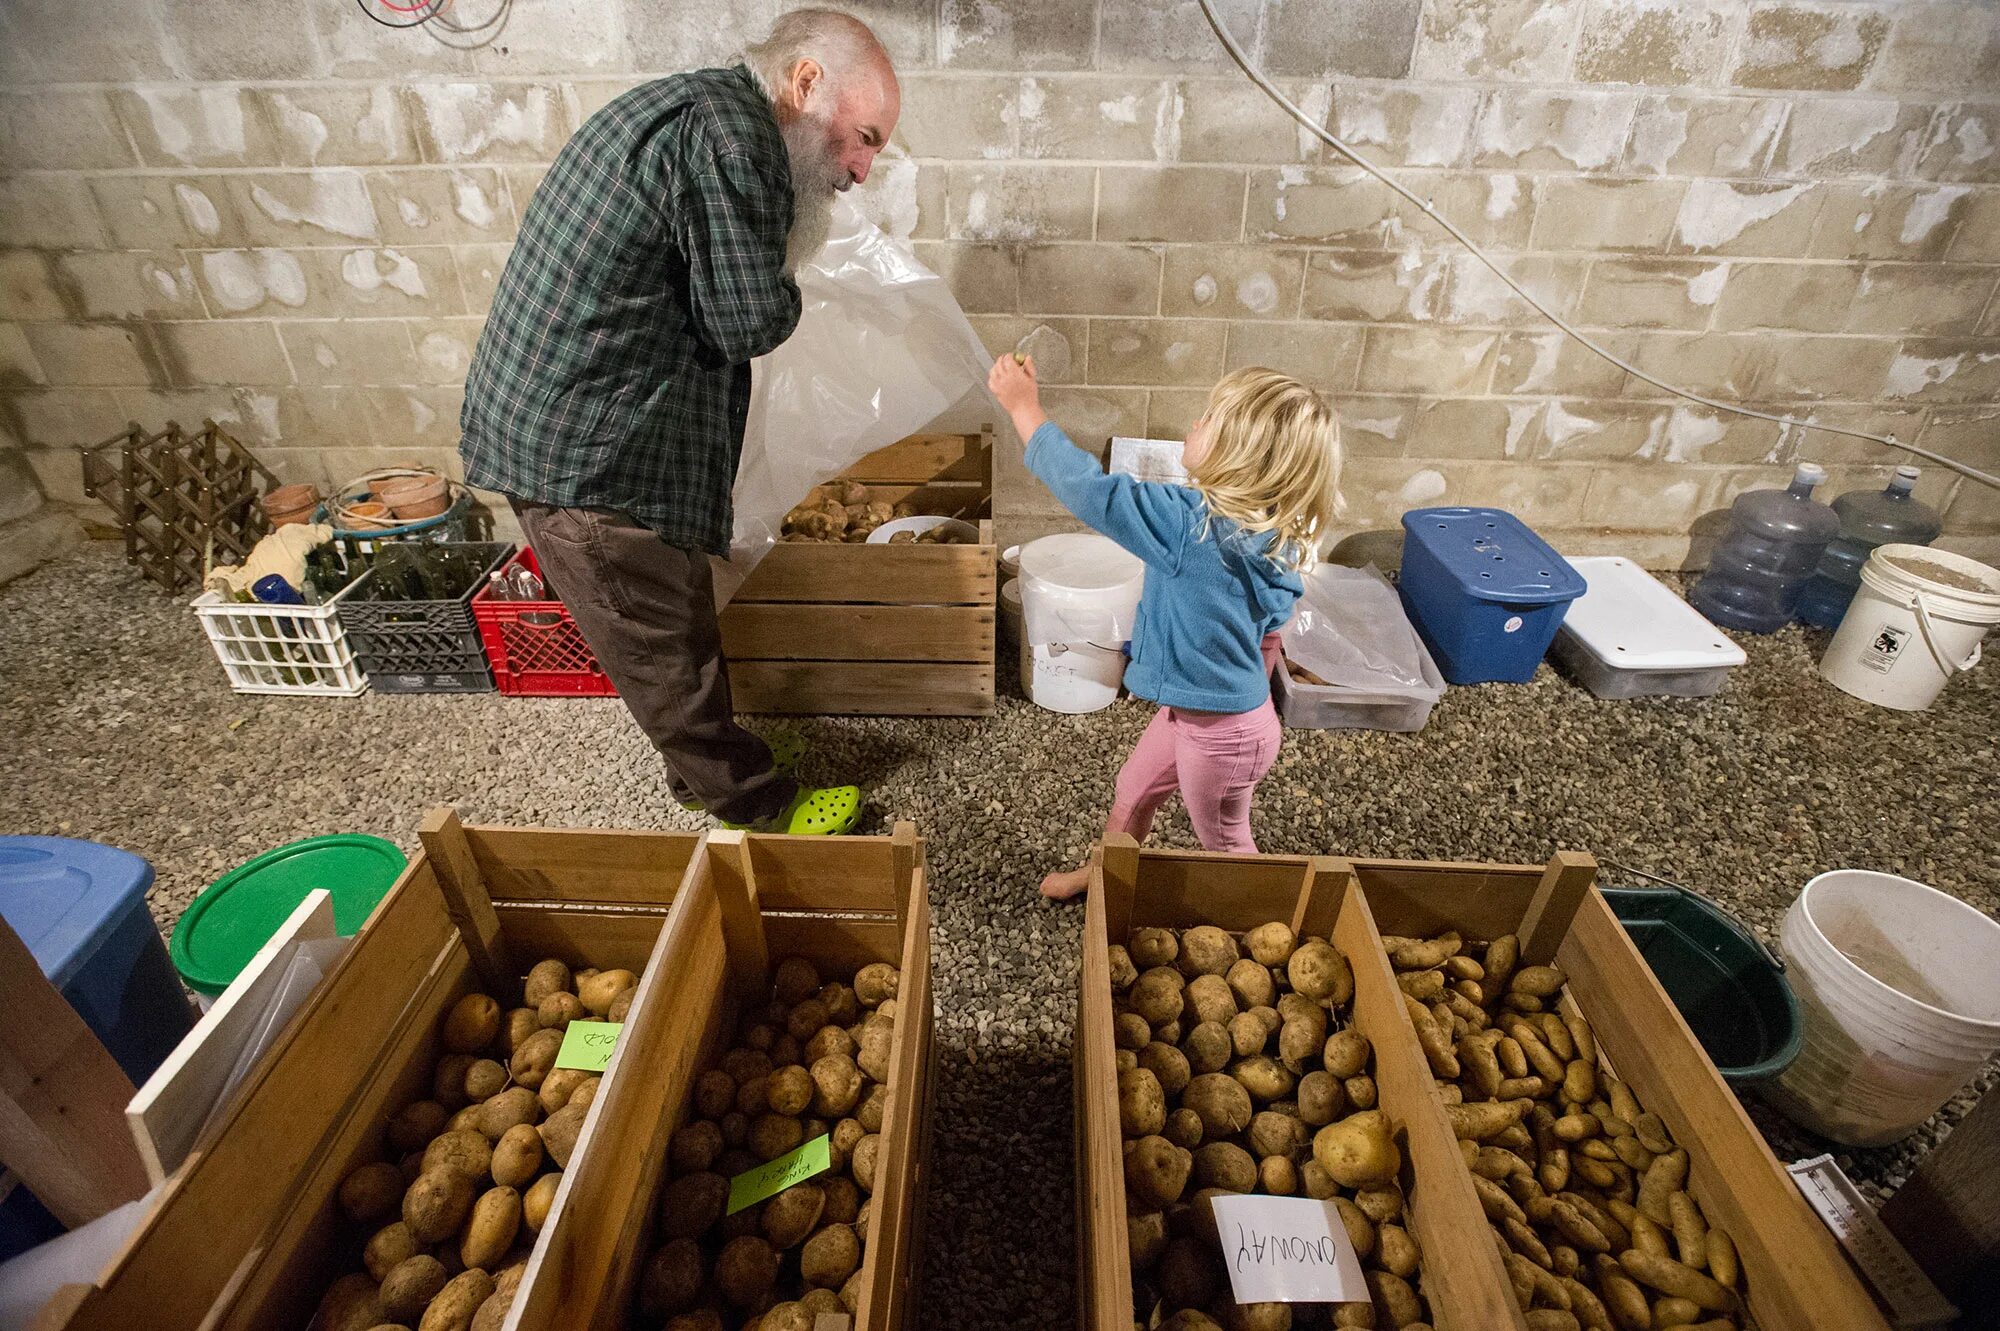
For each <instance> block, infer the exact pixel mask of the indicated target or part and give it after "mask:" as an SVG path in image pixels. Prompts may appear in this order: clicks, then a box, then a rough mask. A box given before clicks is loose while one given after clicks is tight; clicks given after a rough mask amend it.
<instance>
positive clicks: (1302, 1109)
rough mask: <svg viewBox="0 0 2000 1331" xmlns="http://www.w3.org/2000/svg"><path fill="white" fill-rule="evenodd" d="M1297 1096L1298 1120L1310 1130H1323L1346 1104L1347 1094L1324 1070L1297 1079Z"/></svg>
mask: <svg viewBox="0 0 2000 1331" xmlns="http://www.w3.org/2000/svg"><path fill="white" fill-rule="evenodd" d="M1298 1095H1299V1119H1300V1121H1302V1122H1303V1123H1304V1124H1305V1125H1306V1126H1307V1127H1311V1128H1323V1127H1325V1126H1326V1125H1327V1124H1329V1123H1331V1122H1333V1121H1334V1120H1335V1119H1336V1118H1339V1117H1340V1111H1341V1110H1342V1109H1343V1108H1345V1107H1346V1104H1347V1093H1346V1092H1345V1091H1344V1090H1342V1088H1341V1084H1340V1079H1339V1078H1338V1077H1336V1076H1334V1075H1333V1074H1332V1073H1331V1072H1327V1071H1325V1070H1324V1069H1318V1070H1315V1071H1312V1072H1308V1073H1307V1074H1306V1075H1305V1076H1303V1077H1301V1078H1299V1085H1298Z"/></svg>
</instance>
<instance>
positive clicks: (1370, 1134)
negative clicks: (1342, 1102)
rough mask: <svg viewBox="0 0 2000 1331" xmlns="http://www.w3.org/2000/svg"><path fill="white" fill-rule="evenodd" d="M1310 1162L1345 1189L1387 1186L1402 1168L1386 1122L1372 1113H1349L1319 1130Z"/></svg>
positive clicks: (1314, 1139)
mask: <svg viewBox="0 0 2000 1331" xmlns="http://www.w3.org/2000/svg"><path fill="white" fill-rule="evenodd" d="M1313 1160H1314V1161H1315V1162H1316V1163H1317V1164H1318V1165H1319V1167H1320V1168H1321V1169H1324V1170H1325V1171H1326V1172H1327V1173H1328V1175H1330V1176H1331V1177H1332V1178H1333V1180H1334V1182H1336V1183H1338V1184H1340V1185H1341V1186H1342V1187H1346V1188H1358V1187H1362V1186H1363V1185H1365V1184H1370V1183H1388V1182H1390V1181H1391V1180H1393V1179H1394V1178H1395V1177H1396V1173H1397V1171H1398V1170H1400V1169H1401V1168H1402V1167H1403V1153H1402V1151H1401V1150H1400V1149H1398V1148H1397V1146H1396V1143H1395V1140H1394V1139H1393V1138H1392V1137H1391V1136H1390V1135H1389V1121H1388V1120H1387V1119H1386V1118H1384V1117H1383V1116H1382V1115H1381V1113H1380V1112H1378V1111H1375V1110H1365V1111H1363V1112H1361V1113H1358V1114H1349V1115H1348V1116H1347V1117H1346V1118H1343V1119H1341V1120H1340V1121H1339V1122H1337V1123H1329V1124H1328V1125H1327V1126H1325V1127H1323V1128H1321V1129H1320V1130H1319V1131H1318V1132H1317V1133H1316V1134H1314V1136H1313Z"/></svg>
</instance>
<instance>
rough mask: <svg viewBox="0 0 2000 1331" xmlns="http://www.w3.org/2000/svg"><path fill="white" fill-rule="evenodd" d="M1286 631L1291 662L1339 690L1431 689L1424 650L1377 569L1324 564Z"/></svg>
mask: <svg viewBox="0 0 2000 1331" xmlns="http://www.w3.org/2000/svg"><path fill="white" fill-rule="evenodd" d="M1305 584H1306V588H1305V595H1303V596H1301V597H1300V598H1299V604H1298V609H1297V610H1296V611H1295V612H1294V613H1293V615H1292V620H1291V622H1290V623H1289V624H1287V625H1285V630H1284V645H1285V656H1286V657H1287V658H1288V659H1290V660H1292V661H1296V662H1297V663H1298V664H1299V665H1301V666H1304V667H1305V668H1306V669H1307V670H1310V671H1312V672H1313V673H1314V674H1315V675H1318V676H1319V677H1320V678H1321V679H1323V680H1325V681H1326V682H1327V683H1328V684H1330V685H1332V686H1334V687H1335V688H1347V689H1368V690H1371V691H1379V690H1382V689H1385V688H1386V689H1416V688H1426V689H1427V688H1428V687H1429V680H1428V679H1427V677H1426V671H1425V670H1424V657H1425V652H1424V646H1423V644H1422V643H1421V642H1419V641H1418V639H1417V631H1416V630H1415V629H1414V628H1412V627H1411V626H1410V617H1409V616H1408V615H1407V614H1405V613H1404V611H1403V600H1402V598H1401V597H1400V596H1398V595H1397V594H1396V589H1395V588H1394V587H1392V586H1390V585H1389V580H1388V579H1387V578H1385V577H1383V576H1382V574H1381V573H1380V572H1379V571H1378V570H1377V569H1376V568H1375V566H1374V565H1372V564H1371V565H1369V566H1368V567H1367V568H1347V567H1345V566H1343V565H1340V564H1321V565H1320V566H1319V567H1317V568H1315V569H1314V570H1313V571H1312V572H1311V573H1310V574H1308V575H1307V576H1306V579H1305Z"/></svg>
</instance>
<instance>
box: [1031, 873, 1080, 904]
mask: <svg viewBox="0 0 2000 1331" xmlns="http://www.w3.org/2000/svg"><path fill="white" fill-rule="evenodd" d="M1089 890H1090V870H1088V869H1071V870H1070V871H1069V872H1068V873H1052V874H1050V875H1049V876H1048V877H1047V878H1044V879H1043V880H1042V895H1043V896H1045V897H1047V898H1048V899H1049V900H1050V901H1068V900H1070V899H1071V898H1073V897H1080V896H1082V895H1083V894H1084V893H1085V892H1087V891H1089Z"/></svg>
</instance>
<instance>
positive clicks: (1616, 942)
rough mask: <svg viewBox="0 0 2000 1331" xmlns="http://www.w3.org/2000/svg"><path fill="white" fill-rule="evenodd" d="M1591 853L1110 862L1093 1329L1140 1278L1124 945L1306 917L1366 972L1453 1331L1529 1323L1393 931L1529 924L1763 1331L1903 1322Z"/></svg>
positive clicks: (1088, 1204) (1099, 977)
mask: <svg viewBox="0 0 2000 1331" xmlns="http://www.w3.org/2000/svg"><path fill="white" fill-rule="evenodd" d="M1595 873H1596V868H1595V863H1594V862H1593V861H1592V860H1590V858H1589V857H1588V856H1581V855H1571V854H1561V855H1558V856H1557V857H1556V858H1555V859H1554V860H1552V861H1551V862H1550V863H1549V864H1548V865H1546V866H1540V865H1505V864H1454V863H1437V864H1431V863H1421V862H1414V861H1396V860H1349V859H1338V858H1305V857H1298V856H1277V855H1269V856H1236V855H1216V854H1207V853H1204V852H1159V851H1141V850H1139V849H1138V848H1137V847H1136V846H1135V845H1134V844H1133V843H1132V842H1131V841H1130V840H1129V839H1128V838H1123V837H1119V838H1113V839H1111V840H1109V841H1107V842H1106V843H1105V844H1104V845H1103V846H1101V847H1100V848H1099V850H1098V852H1097V854H1096V856H1095V857H1094V858H1093V864H1092V884H1091V894H1090V900H1089V903H1088V906H1087V908H1086V912H1085V917H1084V937H1083V948H1084V953H1083V959H1082V981H1081V983H1082V992H1081V995H1080V1002H1081V1008H1080V1013H1079V1017H1078V1023H1077V1037H1076V1054H1075V1058H1076V1067H1077V1076H1076V1097H1077V1134H1078V1144H1077V1219H1078V1225H1077V1231H1078V1244H1079V1248H1080V1252H1079V1260H1078V1267H1077V1270H1078V1281H1077V1286H1078V1288H1077V1294H1078V1305H1079V1324H1080V1325H1081V1326H1083V1327H1085V1328H1087V1329H1089V1331H1109V1329H1111V1328H1116V1329H1117V1331H1125V1329H1126V1328H1128V1327H1130V1326H1131V1324H1132V1278H1131V1261H1130V1251H1129V1246H1128V1240H1127V1235H1126V1227H1125V1189H1124V1176H1123V1163H1122V1161H1123V1155H1122V1144H1121V1141H1120V1135H1119V1126H1118V1104H1117V1075H1116V1069H1115V1062H1114V1060H1115V1052H1114V1043H1113V1039H1112V1029H1111V988H1110V972H1109V968H1108V964H1107V960H1106V955H1105V953H1106V947H1107V945H1108V943H1109V942H1110V941H1111V940H1114V939H1116V940H1122V939H1124V938H1125V937H1127V936H1128V935H1129V933H1130V931H1131V929H1132V928H1133V927H1134V926H1141V925H1160V926H1168V927H1173V928H1187V927H1191V926H1193V925H1196V924H1214V925H1219V926H1221V927H1222V928H1225V929H1229V930H1232V931H1240V930H1243V929H1247V928H1250V927H1252V926H1254V925H1256V924H1260V923H1263V922H1264V921H1266V920H1272V919H1279V920H1288V921H1289V922H1290V923H1291V924H1292V927H1293V928H1294V929H1296V930H1297V931H1299V932H1300V933H1301V934H1308V933H1310V934H1321V935H1329V936H1331V938H1332V939H1333V942H1334V945H1335V946H1336V947H1337V948H1339V949H1340V950H1341V951H1342V952H1344V953H1345V954H1346V955H1347V957H1348V960H1349V961H1350V963H1351V964H1352V965H1353V967H1354V977H1355V999H1354V1025H1355V1027H1356V1028H1357V1029H1358V1030H1360V1031H1361V1032H1362V1033H1363V1034H1365V1035H1367V1036H1368V1037H1369V1040H1370V1042H1371V1043H1372V1044H1373V1045H1374V1047H1375V1059H1376V1070H1375V1077H1376V1083H1377V1086H1378V1090H1379V1093H1380V1108H1381V1109H1382V1110H1383V1112H1384V1113H1386V1114H1387V1115H1388V1116H1389V1118H1390V1121H1391V1123H1392V1125H1393V1127H1394V1130H1395V1131H1396V1132H1397V1133H1398V1134H1399V1136H1400V1137H1401V1138H1402V1140H1403V1148H1404V1157H1405V1164H1404V1189H1405V1192H1406V1194H1407V1195H1408V1198H1409V1204H1410V1220H1411V1228H1412V1232H1413V1233H1414V1234H1415V1236H1416V1239H1417V1242H1418V1244H1419V1246H1420V1247H1421V1248H1422V1250H1423V1253H1424V1266H1423V1275H1422V1288H1423V1292H1424V1295H1425V1297H1426V1299H1427V1300H1428V1301H1429V1303H1430V1308H1431V1315H1432V1317H1433V1319H1434V1322H1435V1324H1436V1325H1437V1326H1438V1327H1439V1328H1441V1331H1506V1329H1512V1331H1525V1328H1526V1325H1527V1323H1526V1320H1525V1319H1524V1318H1523V1317H1522V1316H1521V1314H1520V1312H1519V1309H1518V1307H1517V1305H1516V1304H1515V1301H1514V1296H1513V1293H1512V1289H1511V1287H1510V1285H1509V1284H1508V1281H1507V1276H1506V1271H1505V1268H1504V1267H1503V1266H1502V1265H1501V1263H1500V1261H1499V1256H1498V1252H1497V1250H1496V1248H1495V1245H1494V1242H1493V1239H1492V1237H1491V1231H1490V1229H1489V1228H1488V1225H1487V1222H1486V1218H1485V1215H1484V1214H1483V1212H1482V1211H1481V1209H1480V1205H1479V1200H1478V1196H1477V1194H1476V1193H1474V1191H1473V1190H1472V1184H1471V1176H1470V1175H1469V1173H1468V1172H1467V1171H1466V1169H1465V1167H1464V1165H1463V1163H1462V1162H1461V1160H1460V1157H1459V1154H1458V1150H1457V1146H1456V1143H1455V1142H1454V1140H1453V1137H1452V1133H1451V1129H1450V1127H1449V1126H1448V1124H1447V1121H1446V1119H1445V1117H1444V1114H1443V1110H1442V1107H1441V1102H1440V1101H1439V1100H1438V1099H1437V1096H1436V1094H1435V1092H1434V1090H1433V1086H1432V1080H1431V1073H1430V1068H1429V1065H1428V1063H1427V1062H1426V1060H1425V1058H1424V1055H1423V1051H1422V1049H1421V1047H1420V1046H1419V1045H1418V1044H1417V1042H1416V1032H1415V1030H1414V1029H1413V1028H1412V1027H1411V1025H1410V1022H1409V1018H1408V1017H1407V1015H1405V1012H1404V1008H1403V1004H1402V999H1401V995H1400V991H1399V990H1398V989H1397V987H1396V982H1395V975H1394V973H1393V971H1392V970H1391V969H1390V966H1389V963H1388V959H1387V957H1386V956H1385V955H1384V954H1383V951H1382V947H1381V942H1380V938H1381V934H1383V933H1390V934H1402V935H1428V934H1433V933H1437V932H1440V931H1442V930H1444V929H1447V928H1454V929H1457V930H1459V931H1460V932H1461V933H1463V934H1464V935H1465V936H1466V937H1467V938H1480V939H1487V938H1493V937H1496V936H1498V935H1500V934H1504V933H1510V932H1511V933H1517V934H1519V935H1520V938H1521V943H1522V962H1523V964H1532V963H1535V962H1547V961H1551V960H1552V961H1554V962H1555V963H1556V964H1557V965H1560V966H1561V967H1562V968H1563V969H1564V970H1565V971H1566V972H1568V975H1569V989H1568V993H1569V996H1570V997H1571V998H1572V999H1573V1000H1574V1001H1575V1002H1576V1004H1577V1005H1578V1006H1579V1008H1580V1009H1581V1010H1582V1012H1583V1013H1584V1015H1585V1016H1587V1017H1588V1018H1589V1019H1590V1022H1591V1024H1592V1026H1593V1028H1594V1029H1595V1031H1596V1034H1597V1041H1598V1047H1599V1050H1600V1051H1601V1052H1602V1054H1603V1056H1604V1058H1605V1060H1606V1061H1607V1062H1608V1063H1610V1064H1611V1065H1612V1066H1613V1067H1615V1068H1616V1069H1617V1071H1618V1074H1619V1075H1620V1076H1621V1077H1623V1078H1624V1079H1625V1081H1626V1082H1627V1083H1628V1084H1629V1085H1630V1086H1631V1087H1632V1089H1633V1092H1634V1093H1635V1094H1636V1095H1637V1096H1638V1097H1639V1099H1640V1101H1641V1102H1642V1103H1644V1104H1645V1106H1646V1107H1647V1108H1648V1109H1650V1110H1652V1111H1654V1112H1655V1113H1657V1114H1659V1116H1660V1117H1661V1119H1662V1120H1663V1121H1664V1122H1665V1123H1666V1125H1667V1127H1668V1129H1669V1130H1670V1131H1671V1132H1672V1133H1673V1135H1674V1137H1675V1139H1676V1140H1677V1141H1678V1142H1680V1143H1681V1144H1682V1145H1684V1146H1686V1147H1687V1148H1688V1152H1689V1154H1690V1156H1691V1157H1692V1168H1691V1171H1690V1177H1689V1183H1688V1190H1689V1192H1690V1193H1692V1194H1693V1196H1694V1197H1695V1198H1696V1200H1698V1201H1699V1202H1700V1203H1701V1206H1702V1208H1703V1210H1704V1211H1705V1212H1706V1213H1707V1215H1708V1216H1709V1217H1710V1219H1711V1221H1712V1222H1713V1223H1715V1224H1718V1225H1720V1226H1721V1227H1722V1228H1724V1229H1727V1230H1728V1231H1729V1232H1730V1234H1731V1236H1732V1237H1734V1238H1735V1239H1736V1242H1737V1247H1738V1249H1739V1250H1740V1253H1741V1257H1742V1263H1743V1271H1744V1279H1745V1284H1746V1288H1747V1291H1748V1295H1749V1305H1750V1313H1751V1316H1752V1317H1753V1318H1754V1319H1755V1321H1756V1323H1757V1325H1758V1326H1760V1327H1761V1328H1763V1331H1825V1328H1828V1327H1836V1326H1837V1327H1841V1328H1843V1331H1847V1329H1849V1328H1852V1329H1853V1331H1886V1323H1884V1322H1883V1320H1882V1318H1881V1315H1880V1313H1879V1312H1878V1311H1877V1310H1876V1308H1875V1305H1874V1302H1873V1301H1872V1300H1871V1299H1870V1297H1869V1295H1868V1293H1867V1290H1866V1288H1865V1287H1864V1286H1863V1284H1862V1283H1861V1281H1860V1279H1859V1277H1858V1276H1856V1275H1855V1273H1854V1271H1853V1270H1852V1268H1850V1267H1849V1266H1848V1264H1847V1261H1846V1259H1845V1257H1844V1256H1843V1255H1842V1254H1841V1252H1840V1249H1839V1247H1838V1246H1837V1245H1836V1243H1835V1242H1834V1240H1833V1238H1832V1237H1831V1236H1830V1235H1829V1234H1828V1233H1827V1231H1826V1228H1825V1227H1824V1226H1823V1225H1822V1224H1821V1223H1820V1221H1819V1219H1818V1218H1817V1217H1816V1216H1815V1215H1814V1214H1813V1213H1812V1211H1811V1209H1810V1208H1809V1207H1808V1206H1807V1205H1806V1203H1805V1201H1804V1199H1803V1198H1802V1197H1801V1196H1800V1195H1799V1192H1798V1189H1797V1187H1796V1186H1795V1185H1794V1184H1793V1183H1792V1181H1791V1178H1790V1176H1789V1175H1787V1174H1786V1173H1785V1170H1784V1167H1783V1166H1782V1165H1780V1164H1779V1162H1778V1160H1777V1158H1776V1157H1775V1156H1773V1155H1772V1153H1771V1150H1770V1148H1769V1147H1768V1146H1766V1145H1765V1144H1764V1141H1763V1138H1762V1137H1761V1136H1759V1135H1758V1133H1757V1130H1756V1128H1755V1127H1754V1126H1753V1125H1752V1124H1751V1122H1750V1120H1749V1118H1748V1116H1747V1115H1745V1114H1744V1112H1743V1109H1742V1106H1741V1105H1740V1104H1738V1103H1737V1101H1736V1099H1735V1096H1734V1095H1733V1094H1732V1093H1731V1092H1730V1090H1729V1088H1728V1086H1727V1085H1726V1084H1725V1083H1724V1082H1723V1081H1722V1078H1721V1076H1720V1074H1718V1073H1717V1072H1716V1071H1715V1068H1714V1065H1713V1064H1711V1063H1710V1062H1709V1060H1708V1057H1707V1055H1705V1054H1704V1053H1703V1052H1702V1050H1701V1046H1700V1045H1699V1044H1698V1043H1696V1041H1695V1038H1694V1035H1693V1033H1692V1032H1691V1031H1689V1029H1688V1027H1687V1025H1686V1023H1685V1022H1683V1021H1682V1020H1681V1018H1680V1014H1679V1013H1678V1012H1676V1011H1675V1010H1674V1006H1673V1003H1672V1001H1671V1000H1670V999H1669V998H1668V997H1667V995H1666V992H1665V991H1664V990H1662V989H1661V988H1660V986H1659V983H1658V982H1657V981H1656V980H1655V979H1654V978H1653V975H1652V972H1651V970H1649V969H1648V968H1647V966H1646V963H1645V961H1644V960H1643V959H1642V958H1641V957H1640V955H1639V953H1638V951H1637V949H1635V948H1634V947H1633V946H1632V943H1631V940H1630V939H1629V938H1628V937H1627V936H1626V934H1625V931H1624V928H1623V927H1622V926H1621V925H1620V924H1619V923H1618V921H1617V918H1616V917H1615V916H1614V915H1612V913H1611V910H1610V907H1608V906H1607V905H1606V904H1605V902H1604V898H1603V897H1602V896H1601V895H1599V894H1598V893H1597V892H1596V891H1595V889H1594V887H1593V882H1594V878H1595Z"/></svg>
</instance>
